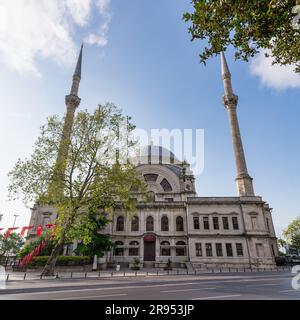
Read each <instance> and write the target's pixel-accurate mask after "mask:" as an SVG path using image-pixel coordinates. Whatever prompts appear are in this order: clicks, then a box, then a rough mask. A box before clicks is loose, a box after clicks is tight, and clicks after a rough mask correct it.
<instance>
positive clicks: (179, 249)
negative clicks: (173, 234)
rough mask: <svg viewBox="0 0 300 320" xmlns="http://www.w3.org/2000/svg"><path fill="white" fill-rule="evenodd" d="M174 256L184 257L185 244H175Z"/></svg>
mask: <svg viewBox="0 0 300 320" xmlns="http://www.w3.org/2000/svg"><path fill="white" fill-rule="evenodd" d="M176 256H177V257H184V256H186V244H185V242H184V241H178V242H176Z"/></svg>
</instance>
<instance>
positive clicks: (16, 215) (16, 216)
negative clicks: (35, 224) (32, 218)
mask: <svg viewBox="0 0 300 320" xmlns="http://www.w3.org/2000/svg"><path fill="white" fill-rule="evenodd" d="M14 217H15V220H14V225H13V228H14V227H15V225H16V220H17V218H18V217H20V215H18V214H14Z"/></svg>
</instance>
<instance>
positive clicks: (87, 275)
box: [6, 267, 291, 281]
mask: <svg viewBox="0 0 300 320" xmlns="http://www.w3.org/2000/svg"><path fill="white" fill-rule="evenodd" d="M261 272H291V267H276V268H272V269H266V268H261V269H250V268H217V269H210V270H188V269H176V270H169V271H162V270H156V271H147V272H146V271H135V272H132V271H123V272H122V271H119V272H116V271H111V272H110V271H107V270H106V271H100V272H61V273H56V275H55V276H54V277H43V276H42V275H40V274H36V273H32V272H12V273H6V281H26V280H51V279H53V280H55V279H61V280H63V279H111V278H120V277H122V278H125V277H128V278H130V277H135V278H137V277H159V276H184V275H186V276H197V275H207V274H221V273H223V274H224V273H227V274H229V273H230V274H232V273H234V274H236V273H250V274H252V273H261Z"/></svg>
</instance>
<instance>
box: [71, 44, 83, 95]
mask: <svg viewBox="0 0 300 320" xmlns="http://www.w3.org/2000/svg"><path fill="white" fill-rule="evenodd" d="M82 54H83V44H82V45H81V49H80V53H79V57H78V60H77V65H76V69H75V72H74V75H73V83H72V89H71V95H73V96H78V91H79V84H80V80H81V69H82Z"/></svg>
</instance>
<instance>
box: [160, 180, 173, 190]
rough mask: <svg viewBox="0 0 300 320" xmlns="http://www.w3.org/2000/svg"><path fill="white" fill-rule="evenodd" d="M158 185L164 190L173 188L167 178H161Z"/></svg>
mask: <svg viewBox="0 0 300 320" xmlns="http://www.w3.org/2000/svg"><path fill="white" fill-rule="evenodd" d="M160 185H161V186H162V188H163V189H164V191H165V192H172V190H173V189H172V187H171V185H170V182H169V181H168V180H167V179H163V180H162V182H161V183H160Z"/></svg>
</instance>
